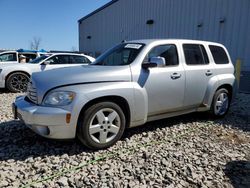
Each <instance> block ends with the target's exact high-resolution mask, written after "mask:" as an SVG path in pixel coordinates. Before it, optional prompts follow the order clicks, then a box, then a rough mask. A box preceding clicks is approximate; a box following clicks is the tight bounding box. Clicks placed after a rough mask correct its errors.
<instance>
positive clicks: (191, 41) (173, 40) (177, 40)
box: [126, 38, 221, 45]
mask: <svg viewBox="0 0 250 188" xmlns="http://www.w3.org/2000/svg"><path fill="white" fill-rule="evenodd" d="M161 41H163V42H166V41H168V42H171V41H172V42H180V43H209V44H215V45H221V44H220V43H216V42H210V41H204V40H191V39H171V38H169V39H168V38H167V39H141V40H131V41H126V43H144V44H146V45H148V44H150V43H153V42H161Z"/></svg>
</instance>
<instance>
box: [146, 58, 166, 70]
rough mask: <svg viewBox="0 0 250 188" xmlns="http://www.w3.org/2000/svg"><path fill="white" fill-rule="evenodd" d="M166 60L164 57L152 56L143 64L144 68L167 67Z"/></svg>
mask: <svg viewBox="0 0 250 188" xmlns="http://www.w3.org/2000/svg"><path fill="white" fill-rule="evenodd" d="M165 65H166V62H165V59H164V58H163V57H151V58H150V60H149V62H145V63H143V64H142V67H143V68H153V67H165Z"/></svg>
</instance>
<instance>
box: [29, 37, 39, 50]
mask: <svg viewBox="0 0 250 188" xmlns="http://www.w3.org/2000/svg"><path fill="white" fill-rule="evenodd" d="M41 41H42V39H41V38H40V37H33V39H32V41H31V42H30V49H31V50H38V49H39V47H40V44H41Z"/></svg>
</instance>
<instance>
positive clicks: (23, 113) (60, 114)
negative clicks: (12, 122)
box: [12, 96, 76, 139]
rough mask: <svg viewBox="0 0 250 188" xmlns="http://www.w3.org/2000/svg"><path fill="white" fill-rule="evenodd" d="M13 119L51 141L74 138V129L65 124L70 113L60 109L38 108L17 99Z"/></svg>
mask: <svg viewBox="0 0 250 188" xmlns="http://www.w3.org/2000/svg"><path fill="white" fill-rule="evenodd" d="M12 109H13V114H14V117H15V119H20V120H21V121H23V122H24V123H25V124H26V125H27V126H28V127H29V128H30V129H32V130H33V131H34V132H36V133H37V134H39V135H41V136H43V137H47V138H53V139H72V138H74V137H75V127H76V126H72V125H71V124H70V123H66V116H67V114H71V112H69V111H66V110H64V109H61V108H54V107H44V106H38V105H36V104H33V103H31V102H28V101H27V100H25V97H24V96H20V97H17V98H16V100H15V102H14V103H13V108H12Z"/></svg>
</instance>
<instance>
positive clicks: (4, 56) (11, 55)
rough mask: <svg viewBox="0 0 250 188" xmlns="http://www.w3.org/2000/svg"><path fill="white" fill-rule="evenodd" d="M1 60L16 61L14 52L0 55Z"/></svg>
mask: <svg viewBox="0 0 250 188" xmlns="http://www.w3.org/2000/svg"><path fill="white" fill-rule="evenodd" d="M1 61H17V58H16V53H5V54H1V55H0V62H1Z"/></svg>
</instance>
